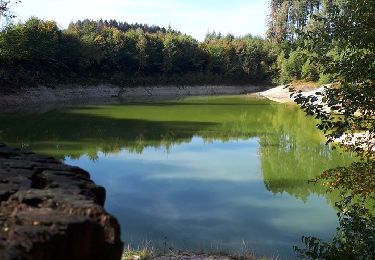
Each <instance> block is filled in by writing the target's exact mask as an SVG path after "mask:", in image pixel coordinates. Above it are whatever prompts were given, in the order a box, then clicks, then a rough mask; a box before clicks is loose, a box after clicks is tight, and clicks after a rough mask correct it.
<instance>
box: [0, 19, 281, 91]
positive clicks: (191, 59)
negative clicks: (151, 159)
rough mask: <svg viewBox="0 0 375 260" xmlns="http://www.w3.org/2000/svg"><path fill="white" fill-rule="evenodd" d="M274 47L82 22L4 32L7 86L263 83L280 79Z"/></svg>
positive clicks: (0, 50)
mask: <svg viewBox="0 0 375 260" xmlns="http://www.w3.org/2000/svg"><path fill="white" fill-rule="evenodd" d="M276 54H277V53H276V52H275V50H274V48H273V46H272V44H271V43H270V42H269V41H267V40H265V39H262V38H260V37H253V36H250V35H248V36H244V37H234V36H233V35H227V36H222V35H221V34H220V33H215V32H213V33H210V34H207V37H206V39H205V40H204V41H203V42H198V41H197V40H195V39H193V38H192V37H191V36H189V35H185V34H182V33H180V32H178V31H175V30H172V29H171V28H168V29H165V28H160V27H157V26H148V25H141V24H127V23H123V22H117V21H114V20H111V21H103V20H99V21H93V20H83V21H78V22H75V23H71V24H70V25H69V27H68V28H67V29H66V30H62V29H60V28H59V27H58V26H57V25H56V23H55V22H54V21H44V20H40V19H38V18H30V19H29V20H27V21H26V22H25V23H19V24H9V25H7V26H6V27H5V28H4V29H3V30H2V31H1V33H0V62H1V64H2V66H1V68H0V81H1V85H2V86H4V85H11V86H21V85H23V84H28V85H29V84H38V83H43V84H48V83H50V84H53V83H97V82H109V83H114V84H118V85H135V84H138V85H150V84H155V82H157V83H158V84H173V83H178V82H179V83H182V84H202V83H213V84H214V83H215V84H223V83H256V82H271V81H272V78H274V77H275V74H276V68H275V66H274V65H275V61H276V57H277V55H276Z"/></svg>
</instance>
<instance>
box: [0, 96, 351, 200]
mask: <svg viewBox="0 0 375 260" xmlns="http://www.w3.org/2000/svg"><path fill="white" fill-rule="evenodd" d="M314 124H315V122H314V121H312V120H306V118H305V116H304V114H303V113H302V112H301V111H299V110H298V109H297V108H296V107H293V106H287V105H280V104H270V103H269V102H268V101H264V100H248V99H247V100H246V99H240V98H232V99H231V98H222V99H220V98H219V99H212V100H210V99H206V100H201V101H199V102H194V101H185V102H181V103H165V104H164V103H161V104H149V105H140V106H100V107H85V108H82V109H75V110H73V112H72V111H71V110H59V111H51V112H48V113H44V114H36V115H28V116H22V115H20V116H2V118H1V120H0V129H2V132H1V134H0V137H1V138H2V140H4V141H5V142H8V143H10V144H12V145H15V146H20V144H21V143H26V144H28V149H31V150H33V151H36V152H41V153H47V154H49V155H53V156H55V157H59V158H65V157H67V156H69V157H72V158H75V159H76V158H79V157H81V156H82V155H86V156H89V157H90V158H91V159H92V160H96V159H97V158H98V153H99V152H102V153H104V154H109V153H119V152H120V151H121V150H123V149H126V150H128V151H129V152H132V153H142V152H143V151H144V149H145V148H147V147H155V148H160V149H165V150H166V151H170V149H171V147H173V146H174V145H178V144H181V143H189V142H191V140H192V138H193V137H194V136H199V137H202V138H203V140H204V141H205V142H212V141H214V140H221V141H223V142H226V141H231V140H247V139H249V138H252V137H257V138H259V142H260V150H259V154H260V160H261V167H262V170H263V176H264V182H265V185H266V187H267V189H268V190H270V191H271V192H273V193H279V192H287V193H289V194H291V195H293V196H295V197H297V198H299V199H302V200H306V199H307V197H308V195H309V194H310V193H311V192H315V193H319V194H323V191H322V189H321V188H319V187H315V186H313V185H309V184H308V183H307V181H308V180H309V179H312V178H314V177H316V176H317V175H318V174H319V173H321V172H322V171H323V170H325V169H327V168H330V167H333V166H337V165H340V164H344V163H345V161H347V159H348V158H343V157H341V156H340V155H339V153H338V152H332V151H331V150H330V149H329V148H328V147H326V146H325V145H323V144H322V142H323V141H324V140H323V139H322V136H320V135H319V133H318V132H317V130H316V129H315V126H314Z"/></svg>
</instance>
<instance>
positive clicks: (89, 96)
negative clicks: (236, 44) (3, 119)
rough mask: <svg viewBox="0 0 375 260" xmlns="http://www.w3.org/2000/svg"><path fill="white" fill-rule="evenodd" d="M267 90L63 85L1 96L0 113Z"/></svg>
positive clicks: (9, 92)
mask: <svg viewBox="0 0 375 260" xmlns="http://www.w3.org/2000/svg"><path fill="white" fill-rule="evenodd" d="M267 89H269V87H267V86H255V85H246V86H234V85H233V86H232V85H228V86H215V85H203V86H154V87H119V86H115V85H93V86H83V85H63V86H56V87H46V86H38V87H30V88H26V87H24V88H20V89H18V90H15V91H8V92H0V109H11V108H17V107H24V106H32V105H44V104H60V103H73V104H74V103H77V102H78V103H83V104H90V102H96V101H104V102H105V101H108V100H114V99H120V100H125V101H132V100H138V99H139V100H141V101H143V100H144V99H151V98H168V97H170V98H179V97H185V96H212V95H245V94H249V93H258V92H263V91H265V90H267Z"/></svg>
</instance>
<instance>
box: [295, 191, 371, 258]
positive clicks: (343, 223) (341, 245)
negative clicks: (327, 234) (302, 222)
mask: <svg viewBox="0 0 375 260" xmlns="http://www.w3.org/2000/svg"><path fill="white" fill-rule="evenodd" d="M336 207H337V208H338V210H339V212H338V214H337V216H338V218H339V223H340V225H339V227H338V228H337V233H336V236H335V237H334V238H333V240H332V242H330V243H327V242H323V241H322V240H320V239H318V238H314V237H303V238H302V242H303V243H304V244H305V245H306V247H305V248H304V249H301V248H298V247H295V250H296V252H297V253H298V256H299V257H300V258H301V259H329V260H335V259H348V260H349V259H373V257H374V256H375V236H374V234H375V219H374V217H373V216H372V215H371V212H370V211H369V210H368V209H366V208H365V207H364V206H363V204H362V203H353V202H352V200H351V197H347V198H345V199H344V200H343V202H340V203H337V204H336Z"/></svg>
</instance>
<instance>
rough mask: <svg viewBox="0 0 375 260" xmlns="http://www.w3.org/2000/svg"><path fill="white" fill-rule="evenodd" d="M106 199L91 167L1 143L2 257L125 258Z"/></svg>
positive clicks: (118, 233)
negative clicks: (86, 168) (78, 165)
mask: <svg viewBox="0 0 375 260" xmlns="http://www.w3.org/2000/svg"><path fill="white" fill-rule="evenodd" d="M104 201H105V190H104V188H102V187H100V186H97V185H96V184H95V183H93V182H92V181H91V180H90V175H89V174H88V173H87V172H86V171H84V170H82V169H80V168H77V167H72V166H68V165H65V164H63V163H61V162H60V161H58V160H56V159H53V158H50V157H45V156H40V155H36V154H33V153H27V152H22V151H20V150H16V149H12V148H9V147H7V146H5V145H4V144H0V206H1V211H0V259H2V260H8V259H37V260H47V259H53V260H60V259H61V260H66V259H69V260H75V259H77V260H78V259H80V260H82V259H89V260H99V259H109V260H112V259H116V260H118V259H120V258H121V253H122V250H123V244H122V242H121V240H120V227H119V224H118V222H117V220H116V219H115V218H114V217H112V216H111V215H109V214H108V213H107V212H106V211H105V210H104V209H103V205H104Z"/></svg>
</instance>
